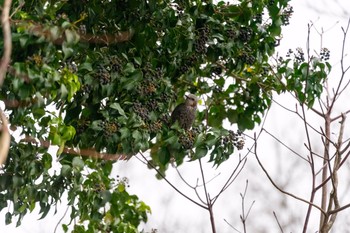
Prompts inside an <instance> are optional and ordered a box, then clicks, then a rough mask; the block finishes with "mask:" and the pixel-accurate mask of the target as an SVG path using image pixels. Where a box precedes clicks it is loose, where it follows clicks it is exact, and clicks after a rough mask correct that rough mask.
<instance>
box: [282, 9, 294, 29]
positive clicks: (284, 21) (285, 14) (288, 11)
mask: <svg viewBox="0 0 350 233" xmlns="http://www.w3.org/2000/svg"><path fill="white" fill-rule="evenodd" d="M293 12H294V10H293V7H292V6H289V5H288V6H287V7H286V9H284V11H283V12H282V15H281V20H282V24H283V25H284V26H287V25H289V19H290V17H291V16H292V14H293Z"/></svg>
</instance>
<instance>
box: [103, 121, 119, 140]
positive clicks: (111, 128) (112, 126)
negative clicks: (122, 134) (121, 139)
mask: <svg viewBox="0 0 350 233" xmlns="http://www.w3.org/2000/svg"><path fill="white" fill-rule="evenodd" d="M102 128H103V134H104V136H105V137H109V136H111V135H112V134H114V133H116V132H117V130H118V124H117V123H115V122H108V121H107V122H103V123H102Z"/></svg>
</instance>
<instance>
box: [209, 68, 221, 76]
mask: <svg viewBox="0 0 350 233" xmlns="http://www.w3.org/2000/svg"><path fill="white" fill-rule="evenodd" d="M211 72H212V73H213V74H216V75H220V74H221V73H222V68H221V67H220V66H214V67H212V68H211Z"/></svg>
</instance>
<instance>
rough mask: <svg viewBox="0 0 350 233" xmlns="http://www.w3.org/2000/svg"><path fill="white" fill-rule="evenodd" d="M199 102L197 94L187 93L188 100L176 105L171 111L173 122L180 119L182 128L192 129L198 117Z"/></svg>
mask: <svg viewBox="0 0 350 233" xmlns="http://www.w3.org/2000/svg"><path fill="white" fill-rule="evenodd" d="M197 102H198V98H197V96H195V95H193V94H189V95H186V101H185V102H184V103H181V104H179V105H178V106H176V108H175V109H174V111H173V112H172V113H171V124H174V123H175V122H176V121H178V122H179V125H180V127H181V128H183V129H185V130H188V129H190V128H191V126H192V124H193V122H194V119H195V117H196V111H197Z"/></svg>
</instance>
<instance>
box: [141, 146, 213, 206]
mask: <svg viewBox="0 0 350 233" xmlns="http://www.w3.org/2000/svg"><path fill="white" fill-rule="evenodd" d="M139 154H140V155H141V157H142V158H143V159H144V160H145V161H146V162H148V160H147V158H146V157H145V156H144V155H143V153H142V152H139ZM147 164H148V165H149V166H151V167H152V168H153V169H154V170H155V171H156V172H157V173H158V175H160V176H161V177H162V178H163V179H164V180H165V182H167V183H168V184H169V185H170V186H171V187H172V188H173V189H174V190H175V191H176V192H178V193H179V194H180V195H181V196H183V197H184V198H186V199H187V200H189V201H191V202H192V203H194V204H196V205H197V206H199V207H201V208H203V209H206V210H208V207H206V206H204V205H202V204H200V203H198V202H196V201H195V200H193V199H191V198H190V197H188V196H187V195H186V194H184V193H183V192H181V191H180V190H179V189H178V188H176V187H175V185H173V184H172V183H171V182H170V181H169V180H168V179H167V178H166V177H165V176H164V175H163V173H161V172H160V171H159V170H158V169H157V168H156V167H155V166H154V165H153V164H152V163H147Z"/></svg>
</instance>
